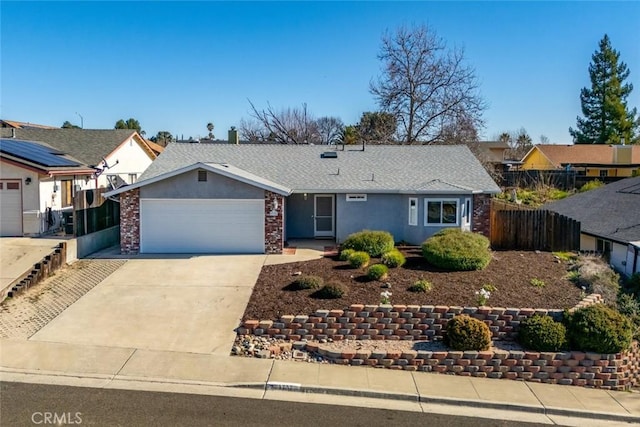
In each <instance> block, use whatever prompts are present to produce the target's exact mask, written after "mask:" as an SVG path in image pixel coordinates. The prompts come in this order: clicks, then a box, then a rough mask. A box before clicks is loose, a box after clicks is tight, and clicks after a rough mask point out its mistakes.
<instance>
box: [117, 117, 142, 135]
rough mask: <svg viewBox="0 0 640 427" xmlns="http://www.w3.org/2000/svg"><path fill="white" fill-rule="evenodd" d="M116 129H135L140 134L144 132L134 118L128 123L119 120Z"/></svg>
mask: <svg viewBox="0 0 640 427" xmlns="http://www.w3.org/2000/svg"><path fill="white" fill-rule="evenodd" d="M114 129H133V130H135V131H136V132H138V133H141V132H142V127H141V126H140V122H139V121H137V120H136V119H134V118H130V119H129V120H127V121H124V120H122V119H120V120H118V121H117V122H116V124H115V126H114Z"/></svg>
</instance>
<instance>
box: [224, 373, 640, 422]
mask: <svg viewBox="0 0 640 427" xmlns="http://www.w3.org/2000/svg"><path fill="white" fill-rule="evenodd" d="M228 387H237V388H255V389H261V390H278V391H292V392H299V393H310V394H331V395H337V396H353V397H368V398H374V399H387V400H400V401H409V402H420V403H435V404H441V405H450V406H457V407H461V406H463V407H469V408H483V409H495V410H503V411H512V412H526V413H530V414H539V415H547V416H548V415H557V416H566V417H572V418H585V419H590V420H602V421H617V422H625V423H638V424H640V417H639V416H634V415H622V414H614V413H610V412H596V411H577V410H573V409H565V408H557V407H544V406H531V405H519V404H510V403H495V402H488V401H484V400H476V399H451V398H446V397H438V396H419V395H417V394H404V393H388V392H379V391H373V390H353V389H343V388H330V387H316V386H305V385H302V384H298V383H283V382H277V381H270V382H267V383H257V384H243V385H228Z"/></svg>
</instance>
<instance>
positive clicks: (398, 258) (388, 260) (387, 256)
mask: <svg viewBox="0 0 640 427" xmlns="http://www.w3.org/2000/svg"><path fill="white" fill-rule="evenodd" d="M380 260H381V261H382V263H383V264H384V265H386V266H387V267H389V268H397V267H402V266H403V265H404V263H405V262H407V260H406V259H405V257H404V255H402V252H400V251H399V250H397V249H393V250H390V251H389V252H385V253H384V254H382V258H381V259H380Z"/></svg>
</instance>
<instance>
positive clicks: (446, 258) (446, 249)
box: [422, 228, 491, 271]
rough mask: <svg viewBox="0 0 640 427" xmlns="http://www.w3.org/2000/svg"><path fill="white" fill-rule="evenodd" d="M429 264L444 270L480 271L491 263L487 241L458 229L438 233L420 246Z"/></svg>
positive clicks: (478, 235)
mask: <svg viewBox="0 0 640 427" xmlns="http://www.w3.org/2000/svg"><path fill="white" fill-rule="evenodd" d="M422 255H423V256H424V257H425V258H426V260H427V261H429V263H431V264H433V265H434V266H436V267H440V268H443V269H445V270H453V271H468V270H482V269H483V268H485V267H486V266H487V265H488V264H489V261H491V251H490V250H489V239H487V238H486V237H484V236H482V235H480V234H476V233H472V232H470V231H462V230H460V229H458V228H449V229H445V230H443V231H440V232H438V233H436V234H434V235H433V236H431V237H430V238H428V239H427V240H426V241H425V242H424V243H423V244H422Z"/></svg>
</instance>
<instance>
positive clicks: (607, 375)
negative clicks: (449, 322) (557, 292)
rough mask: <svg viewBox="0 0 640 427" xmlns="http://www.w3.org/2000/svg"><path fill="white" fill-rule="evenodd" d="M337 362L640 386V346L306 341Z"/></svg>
mask: <svg viewBox="0 0 640 427" xmlns="http://www.w3.org/2000/svg"><path fill="white" fill-rule="evenodd" d="M306 350H307V351H317V352H319V353H320V354H322V355H323V356H324V357H326V358H328V359H330V360H332V361H333V362H335V363H339V364H343V365H354V366H361V365H364V366H375V367H385V368H389V369H403V370H407V371H424V372H438V373H443V374H455V375H462V376H473V377H482V378H501V379H511V380H524V381H532V382H542V383H549V384H562V385H576V386H583V387H594V388H602V389H609V390H628V389H630V388H631V387H632V386H637V385H640V347H639V346H638V342H637V341H636V342H634V343H633V345H632V348H631V350H629V351H626V352H624V353H617V354H599V353H583V352H577V351H571V352H558V353H553V352H549V353H546V352H534V351H513V350H511V351H424V350H418V351H416V350H406V351H384V350H381V351H379V350H373V351H371V350H349V351H343V352H341V353H338V352H333V351H330V350H325V349H323V348H322V347H321V345H320V346H319V345H318V344H317V343H307V344H306Z"/></svg>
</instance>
